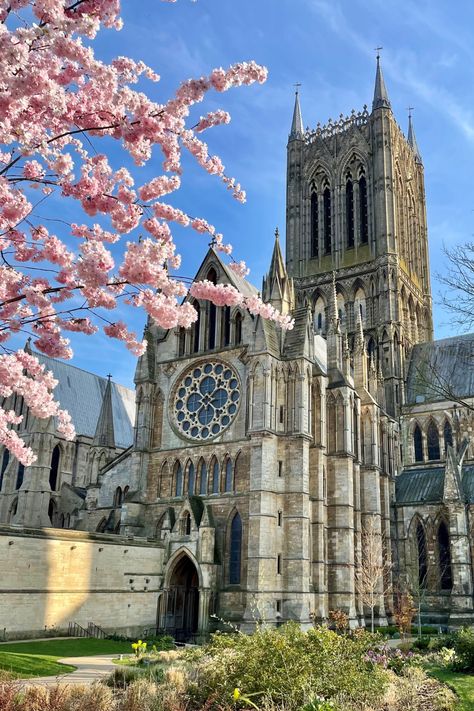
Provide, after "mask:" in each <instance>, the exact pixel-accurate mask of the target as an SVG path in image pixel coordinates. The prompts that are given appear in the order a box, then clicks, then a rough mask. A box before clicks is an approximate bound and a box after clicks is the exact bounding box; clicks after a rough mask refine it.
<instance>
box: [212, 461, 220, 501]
mask: <svg viewBox="0 0 474 711" xmlns="http://www.w3.org/2000/svg"><path fill="white" fill-rule="evenodd" d="M219 488H220V487H219V462H218V461H217V459H215V460H214V465H213V467H212V493H213V494H218V493H219Z"/></svg>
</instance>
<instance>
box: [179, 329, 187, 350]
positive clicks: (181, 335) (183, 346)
mask: <svg viewBox="0 0 474 711" xmlns="http://www.w3.org/2000/svg"><path fill="white" fill-rule="evenodd" d="M185 352H186V331H185V329H184V328H183V327H181V328H180V329H179V332H178V355H179V356H183V355H184V354H185Z"/></svg>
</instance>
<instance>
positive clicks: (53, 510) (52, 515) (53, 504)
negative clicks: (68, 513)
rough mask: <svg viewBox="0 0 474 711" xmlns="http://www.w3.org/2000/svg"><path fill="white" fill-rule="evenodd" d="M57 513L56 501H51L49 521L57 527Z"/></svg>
mask: <svg viewBox="0 0 474 711" xmlns="http://www.w3.org/2000/svg"><path fill="white" fill-rule="evenodd" d="M56 511H57V506H56V502H55V501H54V499H50V500H49V506H48V516H49V520H50V521H51V526H55V525H56ZM104 530H105V526H104Z"/></svg>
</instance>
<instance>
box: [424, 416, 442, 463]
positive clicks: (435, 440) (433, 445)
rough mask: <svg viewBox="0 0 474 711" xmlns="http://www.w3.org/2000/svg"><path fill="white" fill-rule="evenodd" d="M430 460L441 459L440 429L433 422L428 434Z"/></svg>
mask: <svg viewBox="0 0 474 711" xmlns="http://www.w3.org/2000/svg"><path fill="white" fill-rule="evenodd" d="M427 444H428V459H431V460H433V459H440V457H441V455H440V451H439V434H438V428H437V427H436V424H435V423H434V422H433V420H432V421H431V422H430V424H429V427H428V433H427Z"/></svg>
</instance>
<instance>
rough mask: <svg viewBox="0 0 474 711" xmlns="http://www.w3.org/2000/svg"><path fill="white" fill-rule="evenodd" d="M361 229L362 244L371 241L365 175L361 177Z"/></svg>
mask: <svg viewBox="0 0 474 711" xmlns="http://www.w3.org/2000/svg"><path fill="white" fill-rule="evenodd" d="M359 220H360V224H359V230H360V242H361V244H367V242H368V241H369V219H368V210H367V181H366V178H365V175H361V177H360V178H359Z"/></svg>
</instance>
